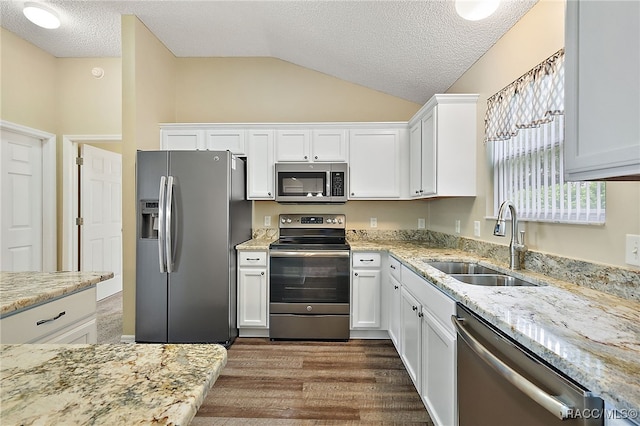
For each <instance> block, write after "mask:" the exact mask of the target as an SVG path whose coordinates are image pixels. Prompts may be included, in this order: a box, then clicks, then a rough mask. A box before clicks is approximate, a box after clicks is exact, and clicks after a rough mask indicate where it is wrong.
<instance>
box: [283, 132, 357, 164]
mask: <svg viewBox="0 0 640 426" xmlns="http://www.w3.org/2000/svg"><path fill="white" fill-rule="evenodd" d="M346 160H347V131H346V130H344V129H333V128H323V129H286V130H278V131H277V133H276V162H289V161H291V162H307V161H309V162H311V161H317V162H344V161H346Z"/></svg>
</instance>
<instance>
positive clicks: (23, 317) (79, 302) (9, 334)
mask: <svg viewBox="0 0 640 426" xmlns="http://www.w3.org/2000/svg"><path fill="white" fill-rule="evenodd" d="M95 313H96V288H95V287H93V288H90V289H87V290H83V291H81V292H78V293H74V294H71V295H69V296H65V297H62V298H60V299H57V300H53V301H51V302H48V303H45V304H44V305H40V306H36V307H34V308H31V309H27V310H26V311H22V312H19V313H17V314H14V315H10V316H8V317H6V318H3V319H2V320H0V329H1V336H2V337H1V341H2V343H30V342H33V341H35V340H39V339H41V338H42V337H44V336H47V335H50V334H52V333H55V332H57V331H58V330H60V329H62V328H64V327H66V326H68V325H70V324H73V323H75V322H76V321H78V320H81V319H82V318H86V317H88V316H91V315H95ZM54 318H55V319H54ZM42 321H45V322H42ZM38 322H41V323H40V324H39V325H38Z"/></svg>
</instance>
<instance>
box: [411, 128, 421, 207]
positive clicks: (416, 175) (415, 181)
mask: <svg viewBox="0 0 640 426" xmlns="http://www.w3.org/2000/svg"><path fill="white" fill-rule="evenodd" d="M422 191H423V190H422V122H420V121H419V122H418V123H416V124H415V125H413V127H411V129H409V195H410V196H411V197H412V198H418V197H420V196H421V195H422Z"/></svg>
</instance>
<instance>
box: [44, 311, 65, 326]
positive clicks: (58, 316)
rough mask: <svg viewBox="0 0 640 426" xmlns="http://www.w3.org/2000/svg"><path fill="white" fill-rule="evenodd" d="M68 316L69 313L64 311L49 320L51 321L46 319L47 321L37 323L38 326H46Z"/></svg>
mask: <svg viewBox="0 0 640 426" xmlns="http://www.w3.org/2000/svg"><path fill="white" fill-rule="evenodd" d="M66 314H67V311H62V312H60V313H59V314H58V315H56V316H55V317H53V318H49V319H45V320H40V321H38V322H36V325H42V324H46V323H48V322H51V321H55V320H57V319H58V318H60V317H61V316H63V315H66Z"/></svg>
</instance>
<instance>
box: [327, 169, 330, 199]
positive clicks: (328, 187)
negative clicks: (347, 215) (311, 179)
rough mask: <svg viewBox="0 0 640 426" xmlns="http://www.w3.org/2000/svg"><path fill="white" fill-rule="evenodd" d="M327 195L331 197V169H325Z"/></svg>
mask: <svg viewBox="0 0 640 426" xmlns="http://www.w3.org/2000/svg"><path fill="white" fill-rule="evenodd" d="M327 197H331V170H329V171H327Z"/></svg>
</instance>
